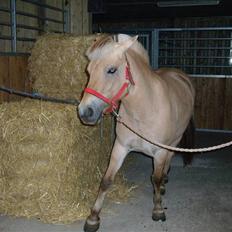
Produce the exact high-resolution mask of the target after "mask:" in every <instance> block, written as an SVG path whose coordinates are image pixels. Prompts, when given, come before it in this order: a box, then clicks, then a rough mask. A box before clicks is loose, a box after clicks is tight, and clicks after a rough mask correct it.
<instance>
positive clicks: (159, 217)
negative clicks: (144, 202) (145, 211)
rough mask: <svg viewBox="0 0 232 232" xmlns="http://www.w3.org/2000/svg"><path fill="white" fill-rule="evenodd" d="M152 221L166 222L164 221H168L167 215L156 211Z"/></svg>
mask: <svg viewBox="0 0 232 232" xmlns="http://www.w3.org/2000/svg"><path fill="white" fill-rule="evenodd" d="M152 219H153V220H154V221H162V222H164V221H166V216H165V213H164V212H162V211H160V212H156V211H154V212H153V213H152Z"/></svg>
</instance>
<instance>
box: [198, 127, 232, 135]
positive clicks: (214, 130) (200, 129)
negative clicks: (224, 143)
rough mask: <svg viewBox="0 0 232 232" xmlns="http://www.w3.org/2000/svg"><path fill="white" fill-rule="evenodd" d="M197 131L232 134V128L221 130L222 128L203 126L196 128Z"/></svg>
mask: <svg viewBox="0 0 232 232" xmlns="http://www.w3.org/2000/svg"><path fill="white" fill-rule="evenodd" d="M196 131H199V132H211V133H212V132H213V133H225V134H227V133H228V134H232V130H221V129H203V128H196Z"/></svg>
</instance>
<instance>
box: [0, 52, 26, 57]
mask: <svg viewBox="0 0 232 232" xmlns="http://www.w3.org/2000/svg"><path fill="white" fill-rule="evenodd" d="M29 55H30V53H28V52H0V56H29Z"/></svg>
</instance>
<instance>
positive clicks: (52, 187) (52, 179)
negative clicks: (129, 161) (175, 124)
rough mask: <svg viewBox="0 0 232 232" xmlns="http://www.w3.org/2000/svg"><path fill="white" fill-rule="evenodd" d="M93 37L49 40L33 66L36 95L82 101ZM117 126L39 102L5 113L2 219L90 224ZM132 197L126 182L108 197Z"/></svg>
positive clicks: (0, 120)
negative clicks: (88, 121)
mask: <svg viewBox="0 0 232 232" xmlns="http://www.w3.org/2000/svg"><path fill="white" fill-rule="evenodd" d="M94 37H95V36H88V37H85V38H84V37H72V36H63V35H46V36H44V37H41V38H40V39H39V40H38V42H37V43H36V44H35V48H34V49H33V51H32V56H31V58H30V65H29V69H30V75H31V78H32V79H33V81H34V89H36V90H38V92H39V93H43V94H46V95H49V96H55V97H63V98H74V97H76V98H77V97H78V98H79V96H80V94H81V92H82V90H83V87H84V86H85V84H86V82H87V77H86V73H85V66H86V64H87V60H86V58H85V57H84V51H85V49H86V48H87V47H88V46H89V45H90V43H91V42H92V41H93V39H94ZM110 138H111V118H110V117H109V118H106V119H104V128H103V138H101V139H100V128H99V126H95V127H89V126H84V125H82V124H81V123H80V121H79V120H78V118H77V115H76V109H75V107H73V106H67V105H62V104H54V103H48V102H41V101H35V100H24V101H22V102H10V103H4V104H1V105H0V143H1V146H0V160H1V162H0V213H3V214H8V215H14V216H26V217H28V218H31V217H34V218H38V219H40V220H42V221H44V222H48V223H71V222H73V221H75V220H77V219H81V218H83V217H86V215H87V214H88V213H89V208H90V206H91V205H92V203H93V201H94V198H95V197H96V193H97V188H98V186H99V182H100V180H101V177H102V175H103V174H104V171H105V169H106V167H107V163H108V160H109V154H110V150H111V146H112V143H111V139H110ZM129 192H130V189H129V188H128V186H127V185H126V183H125V180H124V178H123V176H122V175H121V174H119V175H118V179H117V181H116V184H115V186H114V187H113V188H112V191H111V193H110V196H111V198H113V199H114V198H115V199H117V200H118V199H119V200H123V199H125V198H126V197H127V196H128V194H129Z"/></svg>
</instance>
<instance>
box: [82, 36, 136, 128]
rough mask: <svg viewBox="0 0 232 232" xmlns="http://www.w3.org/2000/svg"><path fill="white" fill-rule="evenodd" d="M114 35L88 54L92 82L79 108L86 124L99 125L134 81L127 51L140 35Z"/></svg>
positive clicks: (97, 42)
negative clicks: (102, 117)
mask: <svg viewBox="0 0 232 232" xmlns="http://www.w3.org/2000/svg"><path fill="white" fill-rule="evenodd" d="M114 38H115V37H112V36H104V37H101V38H100V39H98V40H96V41H95V42H94V44H93V45H92V46H91V47H90V48H89V49H88V50H87V53H86V55H87V57H88V59H89V64H88V67H87V71H88V74H89V82H88V85H87V88H86V89H85V91H84V95H83V98H82V100H81V102H80V105H79V107H78V110H79V116H80V118H81V120H82V121H83V122H84V123H86V124H95V123H96V122H98V120H99V119H100V118H101V116H102V115H103V113H105V112H106V111H108V112H111V111H112V110H115V109H116V108H117V103H118V101H120V100H121V98H122V97H124V96H125V95H126V93H127V89H128V88H129V86H130V84H131V82H132V81H133V80H132V79H131V76H130V70H129V67H128V66H129V64H128V60H127V56H126V51H127V50H128V48H130V47H131V46H132V45H133V44H134V42H135V41H137V36H136V37H130V36H128V35H122V34H119V35H118V36H117V41H115V39H114ZM109 107H110V108H109Z"/></svg>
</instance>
